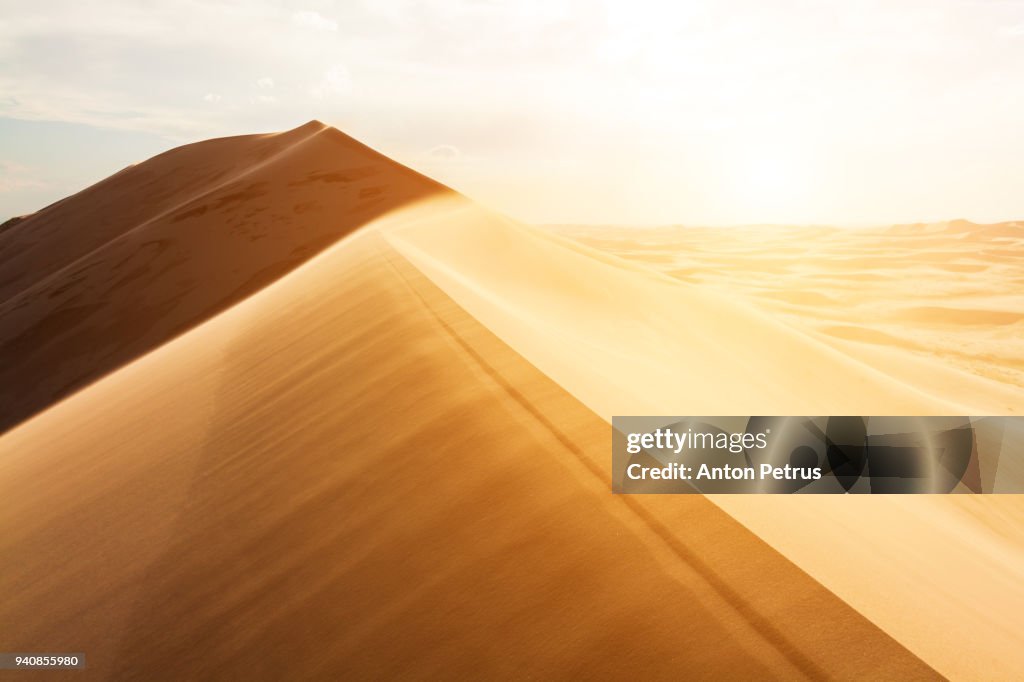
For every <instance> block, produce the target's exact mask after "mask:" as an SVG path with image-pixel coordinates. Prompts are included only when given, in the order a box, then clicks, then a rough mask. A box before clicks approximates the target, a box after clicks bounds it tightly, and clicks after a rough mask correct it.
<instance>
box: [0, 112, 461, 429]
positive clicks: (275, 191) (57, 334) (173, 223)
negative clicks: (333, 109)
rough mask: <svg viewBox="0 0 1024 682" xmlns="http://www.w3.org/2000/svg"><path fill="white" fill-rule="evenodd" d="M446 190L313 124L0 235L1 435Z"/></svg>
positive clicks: (238, 144)
mask: <svg viewBox="0 0 1024 682" xmlns="http://www.w3.org/2000/svg"><path fill="white" fill-rule="evenodd" d="M447 191H449V190H447V188H445V187H443V186H442V185H440V184H438V183H436V182H434V181H432V180H430V179H428V178H425V177H423V176H421V175H419V174H418V173H415V172H413V171H411V170H409V169H407V168H405V167H404V166H401V165H400V164H397V163H395V162H393V161H391V160H389V159H387V158H386V157H384V156H382V155H380V154H378V153H376V152H374V151H373V150H371V149H369V148H368V147H365V146H364V145H362V144H360V143H358V142H356V141H355V140H352V139H351V138H349V137H348V136H346V135H344V134H343V133H341V132H339V131H337V130H335V129H333V128H328V127H326V126H324V125H323V124H320V123H317V122H312V123H310V124H307V125H305V126H302V127H300V128H297V129H295V130H292V131H289V132H287V133H281V134H278V135H254V136H244V137H235V138H225V139H219V140H211V141H209V142H201V143H197V144H192V145H187V146H185V147H181V148H178V149H174V150H171V151H169V152H166V153H164V154H161V155H160V156H157V157H154V158H153V159H150V160H149V161H146V162H144V163H142V164H139V165H138V166H134V167H132V168H129V169H126V170H124V171H122V172H121V173H118V174H116V175H114V176H112V177H111V178H108V179H107V180H104V181H103V182H100V183H98V184H97V185H94V186H92V187H90V188H88V189H86V190H84V191H82V192H80V193H79V194H76V195H74V196H73V197H70V198H68V199H65V200H64V201H61V202H58V203H57V204H54V205H53V206H51V207H49V208H47V209H44V210H43V211H40V212H39V213H37V214H35V215H33V216H31V217H29V218H27V219H25V220H23V221H20V222H19V223H17V224H15V225H13V226H11V227H10V228H9V229H7V230H5V231H4V233H2V234H0V263H2V266H0V431H4V430H6V429H8V428H10V427H11V426H13V425H15V424H17V423H19V422H20V421H22V420H24V419H26V418H28V417H30V416H31V415H32V414H35V413H36V412H38V411H40V410H42V409H44V408H45V407H47V406H48V405H50V404H52V403H53V402H54V401H56V400H58V399H60V398H62V397H64V396H66V395H68V394H69V393H70V392H72V391H74V390H76V389H77V388H80V387H82V386H84V385H86V384H88V383H89V382H91V381H93V380H95V379H96V378H98V377H99V376H102V375H103V374H105V373H107V372H109V371H111V370H113V369H115V368H117V367H118V366H120V365H122V364H124V363H125V362H128V361H130V360H131V359H133V358H135V357H137V356H139V355H141V354H143V353H145V352H147V351H149V350H151V349H152V348H154V347H156V346H159V345H160V344H162V343H164V342H165V341H167V340H168V339H170V338H172V337H174V336H176V335H178V334H180V333H181V332H183V331H185V330H187V329H189V328H190V327H192V326H194V325H196V324H197V323H199V322H201V321H203V320H205V319H207V318H209V317H210V316H211V315H213V314H215V313H217V312H219V311H221V310H223V309H225V308H227V307H228V306H230V305H232V304H233V303H236V302H238V301H239V300H241V299H243V298H245V297H246V296H249V295H251V294H252V293H254V292H255V291H257V290H259V289H260V288H262V287H263V286H266V285H267V284H268V283H270V282H272V281H274V280H275V279H277V278H279V277H280V276H281V275H283V274H285V273H286V272H288V271H289V270H291V269H292V268H294V267H295V266H296V265H298V264H300V263H302V262H303V261H305V260H307V259H308V258H310V257H311V256H313V255H315V254H316V253H318V252H320V251H321V250H323V249H324V248H325V247H327V246H329V245H330V244H332V243H334V242H335V241H337V240H338V239H339V238H341V237H343V236H344V235H346V234H348V233H349V232H351V231H352V230H353V229H355V228H357V227H359V226H360V225H362V224H364V223H366V222H367V221H369V220H371V219H372V218H374V217H376V216H378V215H381V214H383V213H385V212H387V211H390V210H392V209H394V208H397V207H399V206H402V205H404V204H406V203H409V202H411V201H415V200H418V199H421V198H424V197H427V196H430V195H433V194H438V193H443V192H447Z"/></svg>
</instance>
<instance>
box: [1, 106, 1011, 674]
mask: <svg viewBox="0 0 1024 682" xmlns="http://www.w3.org/2000/svg"><path fill="white" fill-rule="evenodd" d="M168 158H170V159H175V160H174V161H173V163H170V162H166V163H165V161H166V159H168ZM129 181H130V182H129ZM126 182H127V183H128V184H123V183H126ZM256 183H262V184H256ZM253 185H256V188H253ZM200 209H202V210H200ZM75 220H79V221H80V222H73V221H75ZM69 221H72V222H69ZM115 223H116V224H115ZM33 225H35V227H33ZM65 225H74V226H75V227H74V231H73V234H75V235H79V234H81V235H84V236H82V237H81V240H80V241H78V240H77V237H76V239H69V237H68V235H69V234H72V232H70V231H68V230H66V229H65V227H64V226H65ZM94 225H101V226H100V227H95V228H94V227H93V226H94ZM985 229H988V230H989V232H984V233H983V232H982V230H981V228H979V229H978V230H976V231H972V230H973V228H972V229H968V228H967V227H965V226H964V225H962V224H959V223H953V224H949V225H943V226H938V227H922V226H908V227H903V228H890V229H887V230H874V231H856V232H851V231H845V232H844V231H838V230H831V229H825V228H802V229H796V228H793V229H786V230H782V229H780V228H766V227H760V228H753V227H751V228H743V229H742V230H737V231H724V230H690V229H689V228H687V229H682V228H679V229H676V228H671V229H667V228H663V229H660V230H654V229H644V230H641V229H634V228H629V229H627V228H615V229H613V228H579V227H576V228H564V227H563V228H554V229H553V228H539V227H532V226H526V225H522V224H519V223H516V222H515V221H512V220H510V219H508V218H506V217H504V216H501V215H497V214H495V213H493V212H490V211H488V210H486V209H485V208H483V207H480V206H478V205H476V204H474V203H473V202H472V201H469V200H467V199H465V198H463V197H460V196H458V195H457V194H455V193H454V192H451V191H450V190H448V189H447V188H444V187H442V186H440V185H438V184H436V183H433V182H432V181H430V180H429V179H426V178H424V177H423V176H420V175H418V174H416V173H413V172H412V171H409V170H408V169H406V168H404V167H402V166H400V165H398V164H396V163H394V162H391V161H390V160H388V159H386V158H384V157H382V156H380V155H377V154H376V153H374V152H372V151H371V150H368V149H366V148H365V147H362V146H361V145H359V144H358V143H356V142H355V141H353V140H351V138H348V137H346V136H344V135H342V134H341V133H338V132H337V131H334V130H333V129H330V128H327V127H325V126H323V125H322V124H316V123H312V124H309V125H307V126H303V127H302V128H299V129H296V130H295V131H290V132H288V133H283V134H280V135H277V136H249V137H245V138H228V139H227V140H214V141H209V142H204V143H198V144H196V145H190V146H188V147H184V148H180V149H178V150H172V152H168V153H167V154H165V155H161V156H160V157H155V158H154V159H152V160H150V161H147V162H145V163H142V164H139V165H138V166H135V167H133V169H131V170H126V171H123V172H122V173H121V174H118V175H115V176H113V177H112V178H110V179H108V180H106V181H104V182H103V183H99V184H98V185H95V186H94V187H92V188H90V189H88V190H85V191H84V192H82V193H79V194H78V195H75V196H73V197H70V198H68V199H66V200H64V201H63V202H59V203H58V204H56V205H54V206H52V207H49V208H47V209H44V210H43V211H40V212H39V213H38V214H35V215H34V216H32V217H30V218H28V219H26V220H23V221H21V222H19V223H17V224H16V225H14V226H13V227H10V228H8V229H7V230H5V231H4V232H0V255H3V256H4V260H3V261H2V263H3V265H2V266H0V285H2V286H3V287H5V288H4V289H3V292H4V294H3V297H0V301H2V302H0V312H2V315H0V350H2V353H3V358H4V362H3V363H0V379H2V380H3V381H2V383H0V386H3V390H0V416H2V418H3V419H5V420H7V421H6V422H5V423H7V424H9V425H13V424H17V423H18V422H22V423H20V424H19V425H17V426H14V428H11V429H10V430H9V431H7V432H6V433H4V434H3V435H0V499H3V500H4V503H3V504H2V505H0V531H2V532H0V556H2V557H4V559H3V561H0V586H3V588H4V592H5V594H6V595H8V597H7V598H5V599H4V600H2V601H0V650H5V651H16V650H43V649H45V650H51V651H82V652H85V653H86V655H87V658H88V661H89V672H88V673H85V675H86V676H88V677H90V678H95V679H181V678H183V677H186V678H196V679H224V678H226V677H231V678H236V679H280V678H283V677H296V678H304V679H309V678H322V679H338V678H341V677H350V678H357V679H363V678H380V677H396V676H399V677H411V678H437V677H444V678H465V677H501V678H512V677H514V678H522V677H540V678H550V677H568V676H580V677H588V678H589V677H599V678H611V679H622V678H630V679H633V678H637V677H639V678H666V679H668V678H671V679H678V678H680V677H683V676H689V677H701V678H727V679H762V678H785V679H791V678H811V679H863V678H865V677H868V678H875V679H917V678H932V677H938V676H939V675H940V674H941V675H944V676H947V677H952V678H956V679H1012V678H1013V677H1017V676H1019V674H1020V673H1021V671H1024V635H1022V634H1021V633H1022V632H1024V628H1022V627H1021V625H1022V624H1024V622H1022V620H1021V616H1020V614H1021V613H1024V506H1022V504H1021V501H1020V498H1019V497H1018V496H986V497H984V498H982V497H966V496H943V497H939V496H913V497H875V498H870V497H856V498H855V497H853V496H849V497H845V496H844V497H838V496H834V497H828V496H820V497H800V496H791V497H786V496H717V497H714V498H709V497H703V496H696V495H688V496H614V495H612V494H611V492H610V471H609V466H610V427H609V424H608V419H609V418H610V416H611V415H613V414H865V415H868V414H920V415H929V414H971V415H976V414H1019V412H1020V409H1021V406H1024V400H1022V397H1024V388H1022V382H1021V381H1020V379H1019V375H1018V374H1017V372H1018V371H1019V358H1021V357H1024V353H1022V348H1021V340H1020V339H1021V336H1020V334H1019V330H1020V326H1021V322H1020V318H1019V317H1014V315H1016V314H1018V313H1022V311H1024V305H1022V303H1021V301H1020V300H1019V298H1017V297H1015V296H1014V295H1013V291H1014V287H1015V286H1017V285H1019V283H1020V282H1021V280H1022V279H1024V278H1022V277H1021V276H1020V275H1021V273H1020V265H1019V258H1020V256H1019V255H1015V254H1021V253H1022V250H1021V249H1020V240H1019V236H1018V235H1019V232H1018V228H1017V227H1016V226H1015V225H1004V226H995V227H991V228H985ZM961 234H964V235H966V236H958V235H961ZM744 235H745V236H744ZM153 239H157V240H163V241H164V242H166V243H167V244H169V245H168V246H166V247H163V248H162V249H161V248H157V247H150V246H145V245H146V244H149V243H150V242H151V240H153ZM65 242H71V243H65ZM37 244H38V246H36V245H37ZM915 253H919V254H920V256H921V257H920V259H918V260H916V261H915V259H914V254H915ZM10 254H18V256H17V258H15V257H10V258H8V256H10ZM166 254H174V255H173V257H171V256H167V255H166ZM165 258H170V260H163V259H165ZM985 262H988V266H986V267H985V268H984V269H979V268H980V267H981V265H983V264H984V263H985ZM943 292H945V293H943ZM954 294H955V295H954ZM950 310H955V311H960V312H958V313H956V314H951V315H946V314H945V313H944V312H942V311H950ZM90 382H92V383H91V384H90ZM82 386H84V388H80V387H82ZM76 388H77V389H79V390H77V392H74V391H75V389H76ZM68 394H70V397H66V398H64V399H63V400H61V398H63V397H64V396H66V395H68ZM26 418H27V420H26V421H23V420H25V419H26ZM999 475H1000V476H1002V477H1003V479H1002V480H1003V482H1004V484H1006V485H1010V484H1016V483H1018V482H1019V481H1020V479H1021V477H1022V476H1021V471H1020V470H1019V469H1014V468H1012V467H1010V468H1008V469H1007V470H1006V471H1000V474H999ZM34 674H35V673H34ZM44 676H45V675H44Z"/></svg>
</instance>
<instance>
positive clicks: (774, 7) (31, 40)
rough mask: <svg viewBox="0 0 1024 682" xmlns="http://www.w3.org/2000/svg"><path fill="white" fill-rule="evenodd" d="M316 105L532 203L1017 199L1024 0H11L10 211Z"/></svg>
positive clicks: (632, 216) (673, 210) (862, 215)
mask: <svg viewBox="0 0 1024 682" xmlns="http://www.w3.org/2000/svg"><path fill="white" fill-rule="evenodd" d="M314 118H316V119H320V120H322V121H324V122H326V123H329V124H331V125H333V126H335V127H337V128H340V129H341V130H343V131H345V132H347V133H349V134H350V135H353V136H354V137H356V138H358V139H360V140H362V141H363V142H366V143H367V144H369V145H371V146H373V147H375V148H377V149H378V150H380V151H382V152H384V153H386V154H388V155H389V156H392V157H393V158H395V159H397V160H399V161H401V162H403V163H405V164H407V165H410V166H412V167H414V168H416V169H418V170H420V171H422V172H425V173H427V174H429V175H431V176H433V177H436V178H438V179H439V180H441V181H443V182H446V183H448V184H450V185H452V186H453V187H455V188H456V189H459V190H461V191H463V192H465V193H466V194H468V195H470V196H472V197H474V198H476V199H478V200H480V201H482V202H483V203H486V204H488V205H490V206H491V207H493V208H496V209H498V210H501V211H503V212H505V213H508V214H509V215H512V216H514V217H517V218H520V219H523V220H527V221H531V222H546V223H565V222H570V223H587V224H700V225H728V224H743V223H800V224H809V223H816V224H822V223H829V224H841V225H851V224H882V223H897V222H918V221H935V220H944V219H953V218H967V219H970V220H974V221H976V222H995V221H1001V220H1012V219H1024V191H1022V188H1024V124H1022V121H1024V0H930V1H927V2H924V1H919V0H880V1H874V0H863V1H858V0H845V1H843V2H829V1H826V0H716V1H714V2H712V1H710V0H706V1H703V2H693V1H688V0H677V1H675V2H669V1H667V0H666V1H663V2H653V1H651V2H645V1H643V0H605V1H600V0H587V1H582V0H581V1H574V0H514V1H511V2H498V1H497V0H443V1H442V0H421V1H413V0H365V1H362V0H336V1H331V0H297V1H296V2H269V1H266V0H249V1H247V2H226V1H224V0H174V1H173V2H170V1H162V0H153V1H151V2H146V3H141V2H137V1H131V0H90V2H81V1H80V0H48V1H47V2H26V1H25V0H0V219H2V217H4V216H7V215H17V214H21V213H26V212H30V211H33V210H36V209H38V208H41V207H42V206H44V205H46V204H47V203H50V202H52V201H54V200H56V199H59V198H61V197H63V196H66V195H67V194H69V193H71V192H74V191H77V190H79V189H81V188H83V187H85V186H87V185H89V184H91V183H93V182H95V181H98V180H100V179H102V178H103V177H105V176H106V175H109V174H111V173H113V172H115V171H117V170H119V169H120V168H122V167H124V166H126V165H128V164H130V163H134V162H138V161H141V160H144V159H145V158H148V157H149V156H152V155H153V154H156V153H158V152H160V151H163V150H164V149H167V148H169V147H172V146H176V145H178V144H182V143H185V142H191V141H195V140H200V139H206V138H209V137H215V136H221V135H231V134H243V133H253V132H269V131H275V130H284V129H288V128H293V127H295V126H298V125H301V124H302V123H304V122H306V121H308V120H310V119H314Z"/></svg>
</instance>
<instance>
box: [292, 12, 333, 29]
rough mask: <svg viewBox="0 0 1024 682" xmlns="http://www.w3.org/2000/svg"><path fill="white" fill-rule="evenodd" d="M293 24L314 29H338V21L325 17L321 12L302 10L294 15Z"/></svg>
mask: <svg viewBox="0 0 1024 682" xmlns="http://www.w3.org/2000/svg"><path fill="white" fill-rule="evenodd" d="M292 24H294V25H295V26H298V27H299V28H307V29H311V30H314V31H337V30H338V22H336V21H332V20H330V19H328V18H326V17H324V16H323V15H322V14H320V13H319V12H312V11H308V10H307V11H302V12H296V13H295V14H293V15H292Z"/></svg>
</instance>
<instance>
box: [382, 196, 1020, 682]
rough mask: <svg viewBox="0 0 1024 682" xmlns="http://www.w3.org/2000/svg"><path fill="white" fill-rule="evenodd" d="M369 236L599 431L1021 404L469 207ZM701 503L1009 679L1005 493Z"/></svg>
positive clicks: (676, 520)
mask: <svg viewBox="0 0 1024 682" xmlns="http://www.w3.org/2000/svg"><path fill="white" fill-rule="evenodd" d="M385 235H386V238H387V239H388V241H389V243H391V244H392V245H393V246H394V247H395V248H396V249H397V250H398V251H399V252H400V253H402V254H404V255H405V256H406V257H408V258H409V260H410V261H411V262H412V263H414V264H415V265H416V267H417V268H419V269H420V270H421V271H422V272H423V273H424V274H425V275H426V276H428V277H429V278H430V279H431V280H432V281H433V282H434V283H435V284H437V285H438V286H439V287H440V288H441V289H443V290H444V291H445V292H446V293H447V294H448V295H450V296H451V297H452V298H453V299H454V300H455V301H456V303H458V304H459V305H460V306H461V307H463V308H464V309H465V310H466V311H468V312H469V313H470V314H471V315H473V316H474V318H475V319H477V320H478V321H480V322H481V323H482V324H484V325H485V326H487V327H488V328H489V329H490V330H491V331H493V332H494V333H495V334H496V335H497V336H499V337H500V338H501V339H502V340H504V341H505V342H506V343H508V344H509V345H510V346H511V347H513V348H515V349H516V351H517V352H519V353H521V354H522V355H523V356H524V357H525V358H526V359H527V360H528V361H530V362H532V363H533V364H534V365H535V366H536V367H537V368H538V369H540V370H541V371H543V372H544V373H545V374H547V375H548V376H550V377H552V378H553V379H555V380H556V381H557V382H558V383H559V384H560V385H561V386H562V387H563V388H565V389H566V390H568V391H569V392H570V393H571V394H572V395H573V396H574V397H576V398H577V399H579V400H580V401H581V402H583V403H584V404H586V405H587V406H589V407H590V408H591V409H593V410H594V411H595V412H596V413H597V414H599V415H601V416H602V417H604V418H606V419H608V418H610V417H611V415H616V414H679V415H715V414H740V415H757V414H826V415H829V414H859V415H883V414H894V415H927V414H938V415H941V414H971V415H987V414H1008V415H1012V414H1019V412H1020V410H1021V408H1022V406H1024V387H1022V386H1019V385H1012V384H1008V383H1005V382H1000V381H995V380H992V379H988V378H986V377H982V376H977V375H974V374H971V373H969V372H967V371H965V370H964V369H962V368H961V367H959V366H957V365H956V364H955V363H949V362H943V361H942V360H941V359H940V358H935V357H932V358H922V357H917V356H914V355H910V354H909V353H907V352H906V351H905V350H904V349H900V348H878V349H875V348H869V349H867V350H864V349H851V348H849V347H848V346H845V345H843V344H841V343H836V344H834V345H833V344H830V343H829V342H828V339H827V337H823V336H820V335H814V334H811V333H808V332H805V331H803V330H801V329H800V328H797V327H794V326H790V325H788V324H785V323H783V322H781V321H780V320H779V319H777V318H776V317H773V316H771V315H770V314H768V313H767V312H765V311H764V310H762V309H760V308H758V307H757V306H754V305H751V304H749V303H748V302H747V301H745V300H743V298H742V297H727V296H724V295H722V294H721V293H716V292H715V291H714V290H712V289H710V288H708V287H701V286H696V285H691V284H688V283H685V282H679V281H676V280H673V279H671V278H668V277H665V276H661V275H659V274H657V273H655V272H653V271H651V270H648V269H646V268H643V267H641V266H639V265H635V264H631V263H628V262H625V261H622V260H619V259H617V258H614V257H612V256H608V255H606V254H602V253H600V252H596V251H593V250H591V249H588V248H587V247H584V246H582V245H579V244H577V243H575V242H568V241H566V240H564V239H561V238H559V237H556V236H554V235H552V234H549V233H547V232H545V231H543V230H538V229H531V228H524V227H522V226H519V225H516V224H514V223H512V222H511V221H508V220H506V219H504V218H502V217H500V216H496V215H494V214H492V213H489V212H488V211H486V210H483V209H481V208H480V207H477V206H472V205H467V204H455V203H451V202H448V205H447V208H446V209H445V210H438V211H436V212H435V214H434V216H433V218H428V219H424V220H420V221H417V222H415V223H409V224H397V223H396V224H395V225H394V226H392V227H390V228H388V229H385ZM706 246H707V248H713V245H711V244H707V245H706ZM906 296H907V298H908V299H909V298H910V297H911V294H907V295H906ZM602 464H603V466H607V463H606V460H605V462H604V463H602ZM999 476H1001V477H1006V478H1009V477H1014V476H1016V477H1017V478H1016V479H1015V480H1012V481H1011V480H1007V481H1005V485H1006V486H1007V487H1010V488H1011V489H1017V490H1019V489H1020V486H1021V483H1022V482H1021V480H1020V478H1019V476H1020V469H1019V467H1015V466H1013V464H1012V463H1011V465H1010V466H1007V467H1005V468H1001V469H1000V471H999ZM712 499H713V501H714V502H715V504H717V505H718V506H719V507H720V508H722V509H723V510H725V511H727V512H728V513H729V514H730V515H731V516H732V517H734V518H735V519H737V520H739V521H740V522H742V523H743V524H744V525H745V526H747V527H748V528H751V529H752V530H754V531H755V532H756V533H757V534H758V536H759V537H761V538H762V539H764V540H765V541H767V542H768V543H769V544H771V545H772V546H773V547H774V548H776V549H777V550H779V551H780V552H782V553H783V554H784V555H785V556H787V557H788V558H790V559H792V560H793V561H794V562H795V563H796V564H797V565H798V566H800V567H801V568H803V569H804V570H806V571H808V573H810V574H811V575H812V576H813V577H814V578H816V579H817V580H819V581H820V582H821V583H822V584H824V585H825V586H826V587H828V588H829V589H831V590H833V591H834V592H835V593H836V594H837V595H839V596H840V597H841V598H843V599H844V600H845V601H846V602H847V603H849V604H851V605H853V606H854V607H855V608H857V609H858V610H859V611H860V612H861V613H863V614H865V615H866V616H867V617H868V618H870V619H871V620H872V621H873V622H874V623H876V624H877V625H879V626H881V627H882V628H883V629H884V630H885V631H886V632H888V633H889V634H891V635H893V636H894V637H895V638H896V639H897V640H898V641H900V642H901V643H903V644H904V645H906V646H908V647H910V649H911V650H912V651H913V652H915V653H916V654H918V655H920V656H921V657H922V658H923V659H924V660H925V661H926V662H928V663H929V664H930V665H933V666H934V667H936V669H938V670H939V671H940V672H942V673H943V674H946V675H950V676H953V677H955V678H957V679H985V678H988V679H993V678H995V679H1012V678H1014V677H1015V676H1017V675H1019V672H1020V671H1021V670H1024V629H1022V628H1021V617H1020V614H1021V613H1022V612H1024V550H1022V547H1024V503H1022V499H1021V497H1020V496H1016V495H1013V496H986V497H984V498H973V497H969V498H966V499H965V498H961V497H959V496H938V497H933V496H924V495H919V496H918V495H915V496H898V495H897V496H879V497H855V498H850V497H840V496H814V497H806V496H804V497H786V496H758V495H735V496H716V497H714V498H712ZM642 504H644V505H646V506H650V507H651V508H652V509H654V510H656V513H657V516H658V517H659V518H662V519H664V520H665V523H666V525H667V526H668V527H669V528H672V529H678V528H685V527H686V525H687V523H688V522H689V515H688V504H689V502H688V501H686V500H681V499H680V498H679V497H671V496H664V497H651V498H644V500H643V501H642Z"/></svg>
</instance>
